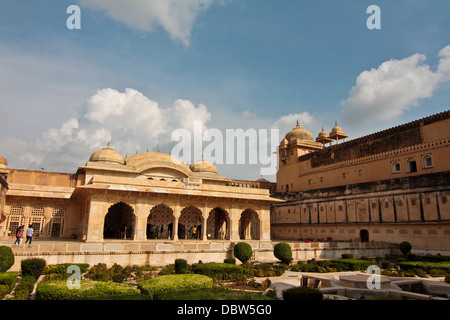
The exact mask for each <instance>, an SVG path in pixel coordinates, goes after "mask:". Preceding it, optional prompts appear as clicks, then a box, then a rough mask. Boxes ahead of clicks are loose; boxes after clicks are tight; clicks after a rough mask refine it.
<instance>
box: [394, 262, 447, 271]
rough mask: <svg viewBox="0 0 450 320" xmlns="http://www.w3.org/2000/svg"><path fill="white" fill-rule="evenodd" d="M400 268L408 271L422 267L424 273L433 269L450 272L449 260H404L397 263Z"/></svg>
mask: <svg viewBox="0 0 450 320" xmlns="http://www.w3.org/2000/svg"><path fill="white" fill-rule="evenodd" d="M399 266H400V269H401V270H405V271H410V270H414V269H422V270H424V271H425V272H426V273H430V272H431V270H433V269H438V270H444V271H446V272H448V273H450V262H449V261H445V262H428V261H404V262H400V263H399Z"/></svg>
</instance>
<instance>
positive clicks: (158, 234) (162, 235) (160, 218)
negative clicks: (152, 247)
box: [147, 203, 175, 239]
mask: <svg viewBox="0 0 450 320" xmlns="http://www.w3.org/2000/svg"><path fill="white" fill-rule="evenodd" d="M174 221H175V216H174V215H173V210H172V209H171V208H170V207H169V206H167V205H165V204H163V203H161V204H158V205H157V206H155V207H153V209H151V210H150V214H149V216H148V218H147V239H173V223H174Z"/></svg>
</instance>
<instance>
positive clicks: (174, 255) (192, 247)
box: [0, 240, 391, 271]
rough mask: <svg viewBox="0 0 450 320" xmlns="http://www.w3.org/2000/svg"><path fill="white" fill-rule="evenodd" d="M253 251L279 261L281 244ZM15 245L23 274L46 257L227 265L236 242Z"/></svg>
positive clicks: (297, 250) (376, 251) (372, 246)
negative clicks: (25, 265)
mask: <svg viewBox="0 0 450 320" xmlns="http://www.w3.org/2000/svg"><path fill="white" fill-rule="evenodd" d="M245 242H247V243H249V244H250V245H251V247H252V249H253V257H252V260H253V261H259V262H276V261H278V260H277V259H276V258H275V256H274V255H273V247H274V246H275V244H277V243H278V242H271V241H245ZM288 243H289V244H290V246H291V248H292V252H293V258H294V261H298V260H309V259H312V258H314V259H316V260H319V259H335V258H340V257H341V255H342V254H343V253H351V254H353V255H354V257H355V258H357V257H361V256H367V257H376V256H384V255H385V254H389V253H391V246H390V244H389V243H359V244H355V243H352V242H337V243H333V242H313V243H300V242H288ZM0 245H8V246H11V248H12V249H13V252H14V255H15V263H14V266H13V267H12V268H11V269H10V271H20V262H21V261H22V260H24V259H29V258H43V259H45V260H46V262H47V264H61V263H88V264H89V265H95V264H98V263H105V264H106V265H108V266H111V265H113V264H114V263H117V264H120V265H122V266H127V265H133V264H137V265H143V264H150V265H153V266H165V265H168V264H171V263H174V261H175V259H178V258H182V259H186V260H187V262H188V263H189V264H192V263H197V262H198V261H199V260H201V261H202V262H205V263H206V262H223V261H224V259H226V258H230V257H233V248H234V245H235V242H231V241H217V240H216V241H176V242H170V241H166V242H164V241H145V242H134V241H108V242H101V243H100V242H93V243H89V242H80V241H44V240H41V241H34V242H33V245H32V246H31V247H29V246H28V245H22V247H16V246H14V245H11V243H5V242H3V243H0Z"/></svg>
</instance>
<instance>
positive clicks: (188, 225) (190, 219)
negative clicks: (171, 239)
mask: <svg viewBox="0 0 450 320" xmlns="http://www.w3.org/2000/svg"><path fill="white" fill-rule="evenodd" d="M202 222H203V217H202V211H201V210H200V209H199V208H197V207H196V206H192V205H191V206H187V207H186V208H184V209H183V210H181V215H180V218H179V220H178V239H201V230H202V229H201V227H202Z"/></svg>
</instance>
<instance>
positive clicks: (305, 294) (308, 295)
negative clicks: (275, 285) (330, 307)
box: [283, 287, 323, 301]
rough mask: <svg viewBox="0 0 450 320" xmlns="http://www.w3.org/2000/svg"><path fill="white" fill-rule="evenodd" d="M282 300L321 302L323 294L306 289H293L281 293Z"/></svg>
mask: <svg viewBox="0 0 450 320" xmlns="http://www.w3.org/2000/svg"><path fill="white" fill-rule="evenodd" d="M283 299H284V300H303V301H318V300H323V294H322V292H320V291H319V290H316V289H312V288H308V287H295V288H290V289H287V290H285V291H283Z"/></svg>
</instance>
